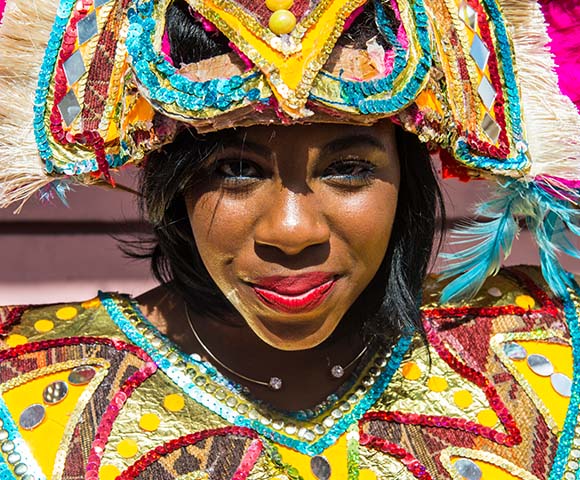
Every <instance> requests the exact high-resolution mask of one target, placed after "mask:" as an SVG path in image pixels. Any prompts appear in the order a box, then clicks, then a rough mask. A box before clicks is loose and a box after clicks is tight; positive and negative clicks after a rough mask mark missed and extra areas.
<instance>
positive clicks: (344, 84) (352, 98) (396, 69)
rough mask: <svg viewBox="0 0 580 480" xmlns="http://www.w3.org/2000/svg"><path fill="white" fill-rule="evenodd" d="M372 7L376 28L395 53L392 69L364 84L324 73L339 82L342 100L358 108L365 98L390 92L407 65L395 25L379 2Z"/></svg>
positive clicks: (405, 53) (405, 54)
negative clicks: (382, 76) (384, 75)
mask: <svg viewBox="0 0 580 480" xmlns="http://www.w3.org/2000/svg"><path fill="white" fill-rule="evenodd" d="M374 5H375V12H376V14H375V18H376V22H377V26H378V28H379V30H380V31H381V32H382V33H383V34H384V35H385V37H386V39H387V40H388V42H389V43H390V44H391V45H392V46H393V51H394V52H395V58H394V63H393V69H392V70H391V72H389V74H388V75H387V76H386V77H384V78H380V79H377V80H369V81H366V82H363V81H350V80H343V79H342V78H338V77H334V76H333V75H330V74H328V73H326V72H325V73H326V75H325V76H328V77H330V78H332V79H333V80H338V81H339V82H340V87H341V95H342V96H343V98H346V99H348V102H349V106H358V104H359V102H361V101H364V99H365V97H368V96H370V95H374V94H377V93H383V92H387V91H390V90H392V88H393V83H394V81H395V79H396V78H397V77H398V76H399V75H400V73H401V72H402V71H403V69H404V68H405V67H406V65H407V61H406V60H407V51H406V50H405V49H404V48H403V46H402V45H401V42H399V39H398V38H397V34H396V32H395V31H394V29H395V25H394V24H393V22H392V21H391V19H389V17H387V14H386V13H385V10H384V8H383V5H382V3H381V2H380V1H378V0H377V1H375V2H374Z"/></svg>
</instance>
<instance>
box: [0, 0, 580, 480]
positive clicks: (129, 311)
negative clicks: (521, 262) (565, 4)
mask: <svg viewBox="0 0 580 480" xmlns="http://www.w3.org/2000/svg"><path fill="white" fill-rule="evenodd" d="M224 5H226V4H219V5H218V4H213V3H209V2H207V3H199V4H191V7H188V6H186V5H185V4H184V3H179V2H174V3H172V4H171V5H167V4H161V3H157V4H154V3H150V2H146V1H143V2H137V3H134V4H130V5H127V4H124V3H121V2H95V4H93V3H92V2H88V1H87V2H84V3H83V2H80V3H78V4H76V5H75V4H73V3H72V2H68V3H67V2H65V3H63V4H62V5H61V6H60V7H59V11H58V15H57V17H56V21H55V27H54V29H53V31H52V34H51V36H50V38H49V40H48V48H47V53H46V55H45V57H44V60H42V64H41V65H40V74H39V76H40V79H39V83H38V88H37V91H36V97H35V100H34V105H35V107H34V112H35V121H34V128H35V133H36V142H37V144H38V146H39V151H40V156H41V158H42V159H43V160H44V167H43V168H44V169H45V170H46V172H48V173H51V172H52V173H54V174H58V175H61V177H60V179H57V180H56V182H52V183H51V184H50V185H51V187H50V188H52V190H47V189H45V191H44V194H50V192H52V193H53V194H61V195H62V194H63V192H64V191H66V185H67V184H66V183H65V181H66V180H67V178H76V179H78V180H84V181H86V182H91V181H93V182H94V181H98V178H99V176H100V178H101V179H103V180H111V176H110V169H111V168H115V167H118V166H120V164H121V163H123V162H124V161H127V159H129V158H130V159H131V160H133V161H138V160H140V159H141V158H142V157H143V156H146V161H145V162H144V167H143V168H144V169H143V177H142V184H141V194H142V202H143V207H144V210H145V212H146V214H147V215H148V217H149V219H150V221H151V222H152V224H153V226H154V229H155V235H156V238H155V244H154V247H153V249H152V250H151V252H150V253H148V254H147V256H149V257H150V258H151V260H152V266H153V269H154V272H155V273H156V275H157V276H158V277H159V279H160V280H161V281H162V285H161V286H160V287H159V288H158V289H155V290H153V291H151V292H148V293H146V294H144V295H143V296H141V297H139V298H138V299H135V300H132V299H129V298H126V297H123V296H120V295H117V294H108V293H101V294H99V296H98V297H97V298H95V299H93V300H90V301H87V302H84V303H82V304H70V305H50V306H42V307H31V308H27V307H9V308H6V309H5V310H4V312H3V313H4V315H3V317H2V319H3V322H2V329H3V330H2V333H3V334H4V344H5V346H4V347H5V348H4V349H3V350H0V360H1V362H0V380H1V381H2V383H1V387H0V388H1V389H2V390H1V392H2V402H0V419H1V421H2V424H1V430H0V452H1V454H2V455H1V458H2V460H3V462H2V463H0V468H2V470H1V477H2V478H44V477H52V478H65V479H73V478H75V479H77V478H87V479H96V478H101V479H112V478H123V479H125V478H127V479H128V478H140V479H144V478H152V479H153V478H154V479H166V478H167V479H170V478H179V479H192V478H211V479H230V478H234V479H245V478H248V479H271V478H276V479H279V480H281V479H294V478H304V479H308V478H310V479H343V478H348V479H356V478H360V479H375V478H376V479H390V478H467V479H479V478H483V476H485V477H486V478H487V477H489V478H523V479H541V478H575V475H576V472H577V470H578V468H579V464H578V460H577V458H579V457H580V450H579V449H578V448H577V447H576V445H577V444H578V442H579V441H580V440H579V439H578V438H576V437H575V435H576V430H575V428H576V422H577V417H578V415H577V413H578V394H577V390H578V388H579V387H578V380H577V378H576V377H577V375H578V368H576V367H577V365H576V364H577V362H578V358H580V357H578V355H577V353H576V349H577V342H578V333H577V328H578V315H577V293H576V289H577V285H576V284H575V282H574V281H573V279H572V278H571V277H570V276H568V275H567V274H566V273H565V272H563V271H562V270H561V268H560V267H559V264H558V263H557V259H556V258H555V254H554V252H553V251H551V248H552V247H553V246H556V247H558V248H563V249H565V251H567V252H570V253H573V252H572V250H571V249H570V248H569V247H568V245H567V244H566V243H565V242H566V240H565V236H564V235H563V229H564V227H565V226H567V227H568V228H570V229H572V230H574V229H576V219H575V210H574V208H573V207H571V206H570V205H569V204H570V203H571V202H570V200H573V199H574V198H575V197H574V190H573V186H574V184H573V182H572V178H573V177H572V173H573V171H574V170H573V168H572V167H570V168H569V169H568V170H567V168H568V164H569V163H570V162H569V160H570V159H573V156H574V154H575V153H574V148H575V144H574V142H572V141H571V140H570V138H571V136H572V135H573V134H574V133H575V132H576V131H577V130H576V125H577V123H574V122H577V121H578V119H577V118H576V117H574V116H573V113H574V112H575V111H574V110H573V107H572V106H570V105H568V103H569V102H568V103H566V100H565V98H564V97H562V96H558V95H556V94H554V92H552V91H549V89H547V90H546V91H544V90H542V95H543V96H542V97H541V98H540V100H541V101H542V102H543V103H542V105H544V108H555V107H554V106H557V107H558V108H561V112H560V113H561V114H563V113H566V114H567V115H568V116H569V119H568V120H569V124H568V125H566V124H564V123H563V124H558V121H557V120H554V119H552V121H551V123H550V125H549V128H552V129H558V130H559V132H557V133H558V135H554V137H555V138H553V139H552V138H551V137H544V138H542V141H541V142H537V139H532V138H530V139H528V141H526V138H525V137H524V136H523V133H524V131H523V125H522V117H521V115H520V113H521V112H520V103H521V102H520V97H519V93H518V91H517V90H514V85H515V84H514V83H513V81H514V80H515V79H516V78H517V79H518V80H519V83H518V85H519V86H520V87H521V88H522V91H526V90H525V87H529V83H533V82H532V81H531V80H530V79H529V78H528V77H525V76H523V77H521V78H520V77H516V76H515V71H514V65H513V62H512V60H513V59H512V58H511V56H510V55H511V53H513V51H515V50H513V51H512V47H513V46H512V44H511V43H510V41H509V39H508V38H507V37H506V32H507V29H506V25H511V26H512V27H514V26H515V27H518V26H519V27H521V24H518V23H517V22H515V23H514V24H510V23H509V22H508V19H511V20H512V21H513V20H514V18H515V17H510V15H511V14H513V13H514V9H515V10H516V11H517V13H518V14H519V15H522V16H523V17H525V15H523V14H522V12H521V6H517V7H518V8H515V7H516V6H514V4H513V3H509V2H508V3H506V4H504V5H503V11H504V12H505V15H506V17H505V18H504V17H503V16H502V15H503V14H501V12H500V11H499V10H498V9H497V7H496V6H495V4H493V3H491V2H484V3H482V4H478V3H476V2H469V3H461V4H459V5H451V6H446V5H443V4H439V3H438V2H429V3H428V4H427V5H426V6H427V7H428V8H425V7H426V6H425V5H423V3H422V2H412V3H406V2H392V3H391V2H382V3H381V2H376V3H373V4H369V5H366V6H364V8H363V6H362V5H358V4H354V3H349V2H339V1H337V2H329V3H328V4H325V5H322V4H320V5H318V6H316V7H312V8H308V6H306V5H304V4H301V3H300V2H297V3H296V4H295V5H293V4H292V3H291V2H290V3H288V2H272V1H269V2H267V3H266V5H265V7H264V6H263V5H261V4H260V5H257V4H255V5H245V4H244V5H237V4H235V5H234V4H227V5H226V6H225V7H224ZM226 7H227V8H226ZM19 8H20V10H18V9H16V8H13V10H11V11H9V12H8V13H7V16H6V17H5V23H4V26H3V28H4V35H5V36H4V37H3V39H4V40H6V38H8V37H10V38H20V37H24V36H23V35H22V33H21V32H19V31H18V28H16V27H17V26H19V25H20V24H19V21H22V17H20V20H19V14H21V13H22V12H23V10H22V9H24V8H25V5H20V6H19ZM524 10H525V9H524ZM232 12H233V13H232ZM268 12H272V13H268ZM527 13H529V15H530V16H529V18H532V19H533V18H535V17H534V15H537V14H538V13H539V11H538V10H537V9H535V6H534V7H533V8H530V9H529V11H527ZM41 14H42V12H41ZM39 15H40V14H39ZM40 16H41V15H40ZM40 16H39V18H40ZM296 17H300V18H302V20H304V21H302V20H301V21H300V22H298V24H297V23H296ZM53 19H54V17H53ZM449 19H451V20H454V22H445V21H444V20H449ZM51 21H52V19H51ZM375 22H376V26H374V25H375ZM265 25H267V29H266V26H265ZM20 27H21V25H20ZM528 28H530V27H529V26H528V25H527V24H526V26H525V28H524V31H526V29H528ZM0 33H2V31H0ZM528 33H529V31H528ZM435 34H437V35H435ZM27 35H28V33H27ZM513 35H514V41H515V40H518V39H519V40H521V38H520V37H518V35H521V31H520V30H518V29H517V28H516V29H515V30H514V32H513ZM526 38H527V37H526ZM21 39H22V41H24V40H26V39H23V38H21ZM448 42H451V43H448ZM453 42H455V44H454V43H453ZM524 43H525V42H524ZM451 44H453V45H454V46H455V47H456V48H455V49H454V50H449V49H447V47H448V45H451ZM27 45H28V47H29V49H30V50H28V51H30V52H32V50H34V49H33V46H34V47H35V48H36V45H33V43H32V42H30V41H29V43H28V44H27ZM125 45H126V48H127V52H128V54H129V58H128V59H127V58H126V57H125V56H124V48H125ZM514 45H516V47H515V48H516V49H517V48H520V47H521V45H519V44H518V43H517V42H515V43H514ZM518 45H519V46H518ZM439 47H440V48H439ZM333 48H334V50H333ZM518 51H519V50H518ZM21 52H22V50H21ZM276 52H278V53H280V52H282V53H283V55H282V56H283V57H284V58H282V57H280V56H278V53H276ZM497 52H500V53H497ZM520 53H521V52H520ZM508 54H510V55H508ZM21 55H22V53H21ZM518 55H519V53H518ZM537 55H538V56H541V54H540V53H538V54H537ZM304 58H308V61H309V62H310V63H308V62H306V61H305V60H304ZM534 58H535V57H534ZM111 59H113V60H111ZM312 59H314V60H312ZM543 60H544V61H547V60H546V58H543ZM547 65H548V66H550V65H551V64H550V63H549V61H548V63H547ZM461 66H463V67H464V68H463V69H462V68H460V67H461ZM518 66H519V68H520V69H521V70H524V71H525V69H526V66H527V64H526V63H524V62H522V63H519V64H518ZM20 67H21V66H19V65H16V66H14V67H13V69H15V70H16V73H24V72H22V71H18V68H20ZM28 68H29V69H30V66H29V67H28ZM22 69H23V70H24V67H22ZM129 69H130V70H129ZM216 72H217V77H216ZM530 75H531V73H530ZM535 75H536V76H535V77H534V78H533V80H534V81H535V82H538V81H539V80H538V78H542V77H546V76H547V75H546V73H545V71H542V72H541V73H538V72H536V74H535ZM486 82H487V83H486ZM526 82H527V83H526ZM103 86H106V87H107V88H103ZM451 92H454V93H453V94H451ZM526 92H527V91H526ZM547 92H548V93H550V94H552V97H550V99H549V100H550V101H551V102H552V103H550V102H549V101H548V99H547V97H546V96H547ZM454 95H456V96H454ZM460 97H461V98H460ZM532 100H533V99H532ZM533 105H534V103H533V101H531V100H530V107H529V108H530V109H531V108H532V106H533ZM153 108H154V109H155V111H154V110H153ZM526 111H528V110H526ZM530 111H532V110H530ZM5 115H7V119H6V121H7V122H8V120H10V122H12V123H10V124H8V123H7V124H6V125H7V127H6V128H8V127H10V126H14V125H18V122H19V119H18V118H16V117H14V116H9V115H8V114H5ZM395 115H396V117H394V116H395ZM387 117H393V118H394V119H395V121H396V123H398V124H401V125H403V126H404V128H405V129H406V130H410V131H411V132H414V133H415V134H418V135H419V137H420V138H421V140H423V141H427V140H429V141H431V142H433V143H438V144H440V145H441V146H443V147H444V148H448V149H450V150H452V152H453V154H454V155H455V157H456V159H457V160H459V161H460V162H463V163H464V164H465V165H467V166H470V167H477V168H479V169H480V171H487V172H491V173H493V174H500V173H501V174H502V177H500V179H501V184H502V188H503V193H504V194H503V196H501V197H498V198H497V199H494V200H493V201H491V202H490V203H488V204H487V205H485V209H484V210H483V211H484V213H487V214H488V216H489V217H491V220H490V222H489V223H488V224H487V226H485V225H484V224H476V225H475V226H474V228H473V231H474V232H475V234H476V235H478V240H479V244H476V245H475V246H471V245H470V246H469V248H467V249H466V251H465V252H464V254H463V257H460V258H459V259H458V262H457V263H456V266H455V267H452V268H450V269H449V275H456V274H459V275H458V276H456V278H454V279H453V280H452V281H451V282H448V283H447V285H446V287H445V290H444V291H443V295H444V298H446V299H457V298H459V297H461V296H463V298H469V297H471V299H470V300H469V301H468V302H467V303H448V304H445V305H441V304H440V303H439V300H438V298H439V293H440V292H439V290H440V289H441V286H442V283H441V281H438V282H437V281H434V280H433V279H427V280H426V279H425V274H426V270H427V264H428V261H429V258H430V252H431V247H432V243H433V237H434V232H435V215H436V211H437V205H439V204H440V195H439V191H438V188H437V184H436V182H435V179H434V176H433V172H432V169H431V166H430V163H429V156H428V154H427V151H426V150H425V149H424V147H422V146H421V144H420V143H419V142H418V138H417V137H416V136H414V135H413V134H410V133H405V132H403V129H402V128H401V127H399V126H394V125H393V123H391V122H390V121H389V120H388V119H387ZM181 122H187V123H188V124H190V125H193V126H194V127H195V129H196V130H197V131H210V130H217V133H208V134H205V135H199V134H198V133H196V132H195V131H194V130H192V129H186V128H185V127H184V125H183V123H181ZM306 122H308V123H310V122H313V123H312V124H309V125H304V123H306ZM271 123H278V124H281V125H274V126H272V125H269V124H271ZM260 124H262V125H260ZM264 124H266V125H264ZM292 124H293V125H292ZM345 124H348V125H345ZM231 126H237V127H238V128H236V129H233V130H232V129H227V128H226V127H231ZM526 127H527V128H528V129H531V128H532V127H533V128H539V127H541V125H539V126H538V124H534V122H533V121H532V122H528V123H526ZM533 128H532V129H533ZM534 131H537V130H534ZM11 141H14V139H13V140H11ZM23 141H24V140H23ZM534 142H536V143H534ZM550 142H552V143H550ZM563 142H567V143H566V145H565V147H566V148H564V149H563V150H559V149H558V148H557V147H558V146H559V144H560V143H563ZM161 144H165V146H161ZM538 144H539V145H538ZM14 145H16V143H14ZM27 145H28V144H26V142H24V143H21V144H20V145H19V146H20V149H22V150H24V151H26V146H27ZM548 147H549V148H552V150H553V152H552V153H553V154H552V156H549V158H550V159H552V160H554V159H557V160H558V165H556V166H554V165H551V164H548V165H542V164H541V163H540V167H538V166H537V164H536V163H534V166H533V167H530V161H531V160H530V158H533V159H534V161H536V158H535V155H536V152H540V153H542V152H544V153H545V150H546V149H547V148H548ZM4 148H5V150H4V151H7V150H9V148H10V145H9V144H7V146H5V147H4ZM538 149H539V150H538ZM12 151H13V152H15V153H16V149H13V150H12ZM530 151H531V152H532V153H531V154H530ZM538 155H539V154H538ZM15 157H17V155H15ZM21 162H22V158H15V159H14V160H13V163H14V165H12V167H11V168H13V169H14V171H16V172H17V173H18V172H22V171H24V170H25V169H26V168H29V175H28V177H27V178H24V177H23V176H22V175H16V174H14V173H11V171H8V173H5V174H4V179H5V187H4V188H5V192H6V195H5V196H6V202H8V201H12V200H15V199H18V198H24V197H26V195H27V194H28V193H29V192H30V191H31V190H33V189H34V188H36V187H38V186H39V185H44V184H46V183H47V182H48V181H49V179H48V178H47V177H46V172H43V171H40V172H39V171H38V170H35V169H34V166H31V167H25V166H22V165H21V166H20V167H18V165H20V163H21ZM17 167H18V168H17ZM455 168H456V169H459V168H460V167H459V166H457V165H455ZM530 168H532V170H530ZM534 169H535V170H534ZM90 172H93V174H92V175H91V174H90ZM461 172H464V171H461ZM474 172H475V170H474ZM529 172H531V173H529ZM571 172H572V173H571ZM556 174H557V175H556ZM510 176H511V177H513V178H511V177H510ZM518 177H521V178H520V179H518ZM52 180H54V179H52ZM563 187H567V188H563ZM522 214H525V215H527V217H528V218H527V221H528V224H529V228H530V229H532V230H533V231H534V233H535V234H536V236H537V238H538V241H539V243H540V244H541V247H542V250H541V255H542V267H543V273H544V275H545V277H546V280H544V279H543V278H542V275H541V273H540V271H539V270H538V269H535V268H531V267H521V268H517V269H511V270H502V271H501V272H500V273H499V274H498V275H496V276H493V277H491V278H489V279H487V280H486V277H487V276H488V275H489V274H490V273H495V272H496V270H497V267H498V263H499V260H500V246H501V248H503V249H504V250H506V251H509V247H510V245H511V239H512V238H513V236H514V235H515V233H516V232H517V229H518V225H517V218H516V217H517V216H518V215H522ZM472 233H473V232H472ZM468 238H471V237H468ZM476 240H477V239H476ZM443 283H444V284H445V281H443ZM548 285H549V286H548ZM550 289H552V291H553V292H552V291H550ZM421 297H423V299H422V300H420V298H421ZM421 304H422V305H423V306H422V307H421Z"/></svg>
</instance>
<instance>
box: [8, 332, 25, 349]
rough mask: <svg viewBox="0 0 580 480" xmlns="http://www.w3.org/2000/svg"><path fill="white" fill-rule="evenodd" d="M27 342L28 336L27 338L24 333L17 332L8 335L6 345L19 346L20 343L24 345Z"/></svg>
mask: <svg viewBox="0 0 580 480" xmlns="http://www.w3.org/2000/svg"><path fill="white" fill-rule="evenodd" d="M25 343H28V338H26V337H25V336H24V335H18V334H17V333H13V334H12V335H8V338H6V345H8V346H9V347H18V346H19V345H24V344H25Z"/></svg>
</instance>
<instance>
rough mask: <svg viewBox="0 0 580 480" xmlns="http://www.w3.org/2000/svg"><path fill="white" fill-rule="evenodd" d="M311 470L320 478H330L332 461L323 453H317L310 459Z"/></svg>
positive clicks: (319, 479)
mask: <svg viewBox="0 0 580 480" xmlns="http://www.w3.org/2000/svg"><path fill="white" fill-rule="evenodd" d="M310 470H312V473H313V474H314V476H315V477H316V478H317V479H318V480H329V479H330V463H328V460H327V459H326V458H325V457H323V456H322V455H316V456H315V457H312V458H311V459H310Z"/></svg>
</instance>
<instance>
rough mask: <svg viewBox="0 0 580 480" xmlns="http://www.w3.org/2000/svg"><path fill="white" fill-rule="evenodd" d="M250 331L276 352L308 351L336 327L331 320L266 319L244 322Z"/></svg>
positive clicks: (335, 323) (334, 322) (334, 321)
mask: <svg viewBox="0 0 580 480" xmlns="http://www.w3.org/2000/svg"><path fill="white" fill-rule="evenodd" d="M246 321H247V323H248V325H249V327H250V328H251V329H252V331H253V332H254V333H255V334H256V335H257V336H258V337H259V338H260V339H261V340H262V341H263V342H265V343H267V344H268V345H270V346H272V347H274V348H277V349H278V350H287V351H293V350H308V349H310V348H314V347H316V346H318V345H320V344H321V343H322V342H324V341H325V340H326V339H327V338H328V337H330V335H332V332H333V331H334V330H335V328H336V326H337V325H338V323H339V321H340V318H338V319H336V320H333V319H329V318H328V317H325V318H323V319H316V318H315V319H312V320H303V321H296V320H294V321H289V320H286V321H280V320H279V319H276V320H272V319H267V318H252V319H247V320H246Z"/></svg>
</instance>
